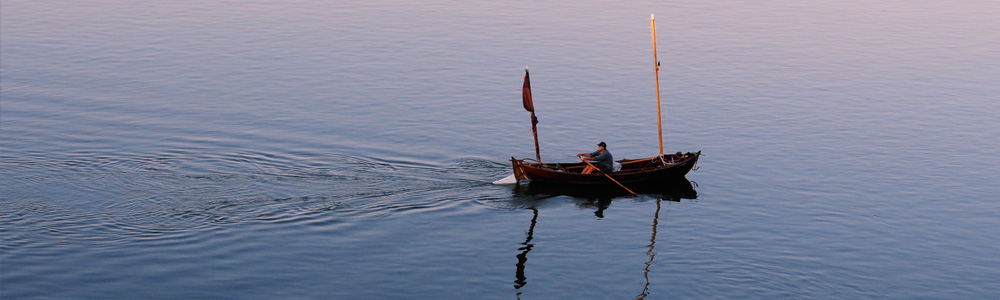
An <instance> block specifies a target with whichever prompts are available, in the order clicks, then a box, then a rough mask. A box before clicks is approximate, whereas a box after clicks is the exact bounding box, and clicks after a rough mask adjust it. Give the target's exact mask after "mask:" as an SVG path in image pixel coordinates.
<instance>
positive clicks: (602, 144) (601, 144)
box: [597, 142, 608, 150]
mask: <svg viewBox="0 0 1000 300" xmlns="http://www.w3.org/2000/svg"><path fill="white" fill-rule="evenodd" d="M597 148H598V149H601V150H607V149H608V144H605V143H604V142H600V143H597Z"/></svg>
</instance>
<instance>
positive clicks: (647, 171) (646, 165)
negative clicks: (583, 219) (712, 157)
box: [511, 151, 701, 185]
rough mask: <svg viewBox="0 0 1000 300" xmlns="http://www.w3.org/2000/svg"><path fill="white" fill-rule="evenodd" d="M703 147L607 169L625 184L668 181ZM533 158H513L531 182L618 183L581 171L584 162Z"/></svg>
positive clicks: (683, 172) (687, 169)
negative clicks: (534, 160)
mask: <svg viewBox="0 0 1000 300" xmlns="http://www.w3.org/2000/svg"><path fill="white" fill-rule="evenodd" d="M699 156H701V151H698V152H696V153H690V152H689V153H686V154H679V153H678V154H667V155H664V157H663V159H662V160H661V159H660V158H659V157H655V156H654V157H650V158H642V159H627V160H623V161H620V162H621V164H622V170H621V171H619V172H614V173H608V175H610V176H611V177H612V178H614V179H615V180H617V181H618V182H621V183H622V184H630V183H631V184H653V183H657V182H663V181H668V180H671V179H676V178H679V177H684V175H686V174H687V173H688V172H690V171H691V169H693V168H694V166H695V164H697V163H698V157H699ZM526 160H530V159H520V160H518V159H514V158H511V161H512V163H513V165H514V174H523V176H519V177H523V178H518V179H528V180H531V181H532V182H545V183H555V184H567V185H615V183H614V182H612V181H611V180H610V179H608V178H607V177H606V176H604V174H601V173H600V172H594V173H591V174H581V173H580V172H579V171H578V169H582V168H583V163H582V162H581V163H565V164H562V163H558V164H542V165H539V164H537V163H531V162H527V161H526Z"/></svg>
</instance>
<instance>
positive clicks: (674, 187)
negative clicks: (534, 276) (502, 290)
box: [514, 177, 698, 299]
mask: <svg viewBox="0 0 1000 300" xmlns="http://www.w3.org/2000/svg"><path fill="white" fill-rule="evenodd" d="M696 185H697V184H693V183H692V182H691V181H688V180H687V178H684V177H678V178H675V179H671V180H669V181H666V182H661V183H659V184H656V185H644V186H629V189H632V190H633V191H635V192H636V193H637V194H639V195H648V196H654V197H657V199H656V211H655V212H653V224H652V227H653V230H652V235H651V237H650V239H649V245H648V246H647V250H646V256H648V257H649V260H648V261H646V262H645V265H646V267H645V270H644V271H643V277H644V278H645V280H646V283H645V286H644V287H643V290H642V292H641V293H640V294H639V295H637V296H636V299H645V298H646V296H647V295H648V294H647V293H648V291H649V267H650V265H652V263H653V259H654V258H655V257H656V252H655V251H654V247H655V246H656V227H657V224H658V222H659V218H660V207H661V203H662V202H663V201H672V202H680V200H681V199H697V197H698V192H697V191H695V190H694V186H696ZM514 194H515V195H519V196H530V197H531V198H533V200H535V201H537V200H542V199H545V198H550V197H556V196H570V197H574V198H580V199H585V202H583V203H581V204H582V205H595V204H596V206H597V210H596V211H595V212H594V214H595V215H596V216H597V217H598V218H603V217H604V210H605V209H607V208H608V207H609V206H610V205H611V200H612V199H615V198H619V197H634V196H632V194H630V193H629V192H628V191H626V190H624V189H621V188H612V187H607V186H604V187H586V186H565V185H554V184H549V183H531V182H529V183H522V184H518V185H516V186H515V187H514ZM526 206H527V208H528V209H530V210H531V212H532V217H531V225H530V226H529V227H528V231H527V232H526V235H527V237H526V238H525V240H524V242H523V243H521V247H519V248H518V249H517V250H519V251H521V253H520V254H518V255H517V271H516V273H515V274H516V275H515V276H516V280H514V288H515V289H517V290H518V293H517V296H518V299H520V296H521V291H520V289H521V288H522V287H524V286H525V285H526V284H528V278H527V276H526V275H525V263H527V261H528V252H531V250H532V249H533V248H534V247H535V244H534V243H532V242H531V240H532V238H533V237H534V232H535V224H537V222H538V209H537V208H535V207H534V206H533V205H530V204H529V205H526Z"/></svg>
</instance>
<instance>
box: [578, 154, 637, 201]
mask: <svg viewBox="0 0 1000 300" xmlns="http://www.w3.org/2000/svg"><path fill="white" fill-rule="evenodd" d="M580 160H582V161H583V162H585V163H587V165H589V166H591V167H594V165H593V164H591V163H590V162H589V161H587V160H586V159H580ZM594 169H597V171H598V172H601V174H604V176H607V177H608V179H611V181H614V182H615V183H617V184H618V186H620V187H622V188H623V189H625V190H626V191H628V192H629V193H632V195H635V192H633V191H632V190H630V189H628V188H627V187H625V186H624V185H622V183H621V182H618V180H615V179H614V178H611V175H608V173H604V171H601V169H600V168H598V167H594Z"/></svg>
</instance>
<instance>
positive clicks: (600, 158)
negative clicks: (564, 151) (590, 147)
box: [576, 142, 614, 174]
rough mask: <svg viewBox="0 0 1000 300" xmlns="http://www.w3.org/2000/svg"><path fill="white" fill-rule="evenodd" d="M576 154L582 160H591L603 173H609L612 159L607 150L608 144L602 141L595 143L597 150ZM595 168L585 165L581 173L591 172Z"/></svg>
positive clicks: (612, 164)
mask: <svg viewBox="0 0 1000 300" xmlns="http://www.w3.org/2000/svg"><path fill="white" fill-rule="evenodd" d="M576 156H577V157H579V158H580V160H582V161H588V160H589V161H591V162H593V163H594V165H595V166H597V169H600V170H601V172H604V173H611V169H612V168H613V166H614V163H613V162H612V161H613V160H614V159H613V158H611V152H610V151H608V145H607V144H605V143H604V142H600V143H599V144H597V151H594V152H592V153H578V154H576ZM597 169H595V168H594V167H592V166H590V165H587V167H586V168H584V169H583V174H590V173H593V172H594V171H595V170H597Z"/></svg>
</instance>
